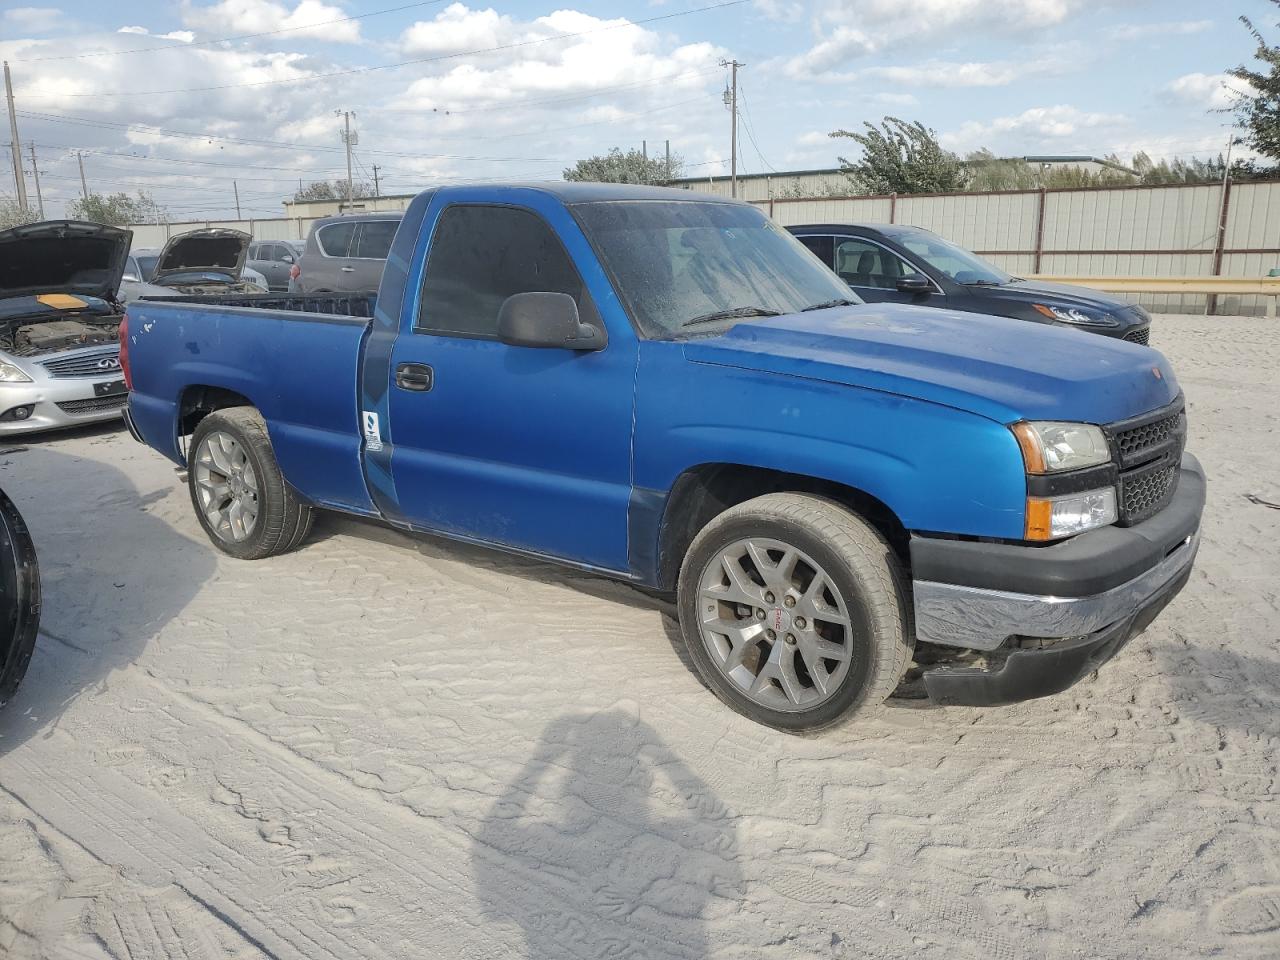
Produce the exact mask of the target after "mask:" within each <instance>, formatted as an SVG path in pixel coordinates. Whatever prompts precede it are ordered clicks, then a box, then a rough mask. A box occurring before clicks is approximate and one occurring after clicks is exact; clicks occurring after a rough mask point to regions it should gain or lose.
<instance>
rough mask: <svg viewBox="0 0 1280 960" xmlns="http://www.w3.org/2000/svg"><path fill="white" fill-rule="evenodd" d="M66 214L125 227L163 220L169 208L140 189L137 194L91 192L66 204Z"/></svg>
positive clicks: (73, 218)
mask: <svg viewBox="0 0 1280 960" xmlns="http://www.w3.org/2000/svg"><path fill="white" fill-rule="evenodd" d="M67 216H68V217H70V218H71V219H72V220H89V221H92V222H93V223H106V224H110V225H111V226H113V227H125V226H128V225H129V224H131V223H165V222H167V221H168V219H169V212H168V211H167V210H166V209H165V208H164V207H163V206H161V205H160V204H158V203H156V201H155V198H154V197H152V196H151V194H149V193H147V192H145V191H143V190H139V191H138V195H137V196H136V197H131V196H129V195H128V194H127V193H113V194H109V195H107V194H101V193H91V194H89V196H87V197H84V198H82V199H80V200H72V201H71V202H70V203H68V204H67Z"/></svg>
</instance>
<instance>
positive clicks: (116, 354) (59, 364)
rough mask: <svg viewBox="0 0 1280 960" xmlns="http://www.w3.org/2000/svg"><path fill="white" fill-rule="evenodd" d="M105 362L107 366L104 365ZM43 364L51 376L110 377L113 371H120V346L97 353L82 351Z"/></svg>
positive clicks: (64, 377) (61, 377)
mask: <svg viewBox="0 0 1280 960" xmlns="http://www.w3.org/2000/svg"><path fill="white" fill-rule="evenodd" d="M104 362H105V363H106V366H103V363H104ZM43 366H44V368H45V369H46V370H48V371H49V376H51V377H57V378H58V379H71V378H77V377H109V376H111V375H112V374H113V373H119V372H120V348H119V347H111V348H110V349H108V350H99V351H97V352H95V353H81V354H77V355H76V356H74V357H61V358H59V359H56V360H46V361H44V364H43Z"/></svg>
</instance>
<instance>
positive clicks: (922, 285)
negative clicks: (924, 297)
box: [896, 275, 933, 293]
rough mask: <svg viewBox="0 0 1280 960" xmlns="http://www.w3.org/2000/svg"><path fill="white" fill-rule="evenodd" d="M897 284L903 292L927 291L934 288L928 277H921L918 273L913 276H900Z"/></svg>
mask: <svg viewBox="0 0 1280 960" xmlns="http://www.w3.org/2000/svg"><path fill="white" fill-rule="evenodd" d="M896 286H897V288H898V290H899V291H900V292H902V293H925V292H927V291H929V290H931V289H933V284H932V283H930V282H929V278H928V277H921V276H918V275H917V276H912V277H899V278H898V282H897V284H896Z"/></svg>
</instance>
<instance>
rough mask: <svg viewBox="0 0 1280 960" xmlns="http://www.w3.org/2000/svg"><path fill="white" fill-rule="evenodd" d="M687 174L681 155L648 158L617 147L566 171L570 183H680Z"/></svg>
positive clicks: (634, 151)
mask: <svg viewBox="0 0 1280 960" xmlns="http://www.w3.org/2000/svg"><path fill="white" fill-rule="evenodd" d="M683 172H684V160H683V158H681V157H680V156H678V155H677V154H674V153H673V154H672V155H671V162H670V163H667V160H666V157H646V156H645V155H644V154H643V153H641V152H640V151H639V150H628V151H627V152H626V153H623V152H622V151H621V150H619V149H618V148H617V147H614V148H613V149H612V150H610V151H609V152H608V153H607V154H605V155H604V156H599V155H597V156H594V157H588V158H587V159H586V160H579V161H578V162H577V163H575V164H574V165H573V166H572V167H568V168H566V169H565V171H564V178H565V179H566V180H577V181H585V182H590V183H651V184H663V183H668V182H670V181H672V180H677V179H679V177H680V176H681V174H682V173H683Z"/></svg>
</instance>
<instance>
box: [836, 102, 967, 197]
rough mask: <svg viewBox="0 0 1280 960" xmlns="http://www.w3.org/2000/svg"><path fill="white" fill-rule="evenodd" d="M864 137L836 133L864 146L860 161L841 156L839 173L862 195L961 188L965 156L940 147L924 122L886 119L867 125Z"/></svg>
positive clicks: (861, 135) (846, 132)
mask: <svg viewBox="0 0 1280 960" xmlns="http://www.w3.org/2000/svg"><path fill="white" fill-rule="evenodd" d="M862 125H863V127H865V128H866V129H865V130H864V131H862V132H861V133H858V132H854V131H851V130H836V131H833V132H832V133H831V136H832V137H848V138H849V139H851V140H853V141H854V142H855V143H857V144H858V145H860V146H861V147H862V156H861V157H860V158H859V159H858V160H856V161H853V160H846V159H845V158H844V157H841V158H840V169H841V170H842V171H843V172H844V175H845V176H846V177H848V178H849V182H850V183H851V184H852V185H853V187H854V189H855V190H856V191H857V192H859V193H947V192H950V191H953V190H962V189H964V185H965V179H966V177H965V171H964V167H963V165H962V164H961V162H960V158H959V157H957V156H956V155H955V154H954V153H951V152H950V151H948V150H944V149H943V148H942V145H941V144H939V143H938V136H937V133H936V132H935V131H933V130H930V129H929V128H928V127H926V126H925V125H924V124H922V123H920V122H918V121H917V122H913V123H908V122H907V121H905V120H899V119H898V118H897V117H885V118H884V121H883V122H882V123H881V124H880V126H879V127H877V126H876V125H875V124H873V123H869V122H867V121H863V124H862Z"/></svg>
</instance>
